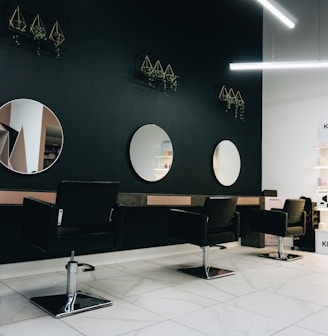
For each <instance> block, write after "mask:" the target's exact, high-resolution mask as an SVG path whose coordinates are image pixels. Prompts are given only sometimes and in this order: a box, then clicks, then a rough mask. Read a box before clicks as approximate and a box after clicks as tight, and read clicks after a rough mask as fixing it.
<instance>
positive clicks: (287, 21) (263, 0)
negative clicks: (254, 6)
mask: <svg viewBox="0 0 328 336" xmlns="http://www.w3.org/2000/svg"><path fill="white" fill-rule="evenodd" d="M256 1H257V2H259V3H260V4H261V5H262V6H263V7H265V8H266V9H267V10H268V11H270V12H271V13H272V14H273V15H274V16H275V17H277V18H278V19H279V20H280V21H281V22H283V23H284V24H285V25H286V26H287V27H288V28H290V29H293V28H294V27H295V23H294V22H293V21H292V20H291V19H289V18H288V17H287V16H286V15H285V14H284V13H283V12H282V9H280V8H278V7H279V6H278V5H277V4H275V5H274V4H273V1H272V0H271V2H270V1H268V0H256Z"/></svg>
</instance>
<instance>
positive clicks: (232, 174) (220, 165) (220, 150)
mask: <svg viewBox="0 0 328 336" xmlns="http://www.w3.org/2000/svg"><path fill="white" fill-rule="evenodd" d="M240 168H241V160H240V155H239V151H238V148H237V147H236V145H235V144H234V143H233V142H232V141H230V140H223V141H221V142H220V143H219V144H218V145H217V146H216V148H215V150H214V154H213V170H214V174H215V177H216V179H217V180H218V181H219V182H220V183H221V184H222V185H224V186H231V185H233V184H234V183H235V182H236V181H237V179H238V177H239V174H240Z"/></svg>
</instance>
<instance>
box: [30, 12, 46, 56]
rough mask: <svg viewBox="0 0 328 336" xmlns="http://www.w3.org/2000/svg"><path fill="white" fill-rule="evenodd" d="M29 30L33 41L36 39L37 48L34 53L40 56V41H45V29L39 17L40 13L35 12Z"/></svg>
mask: <svg viewBox="0 0 328 336" xmlns="http://www.w3.org/2000/svg"><path fill="white" fill-rule="evenodd" d="M30 32H31V34H32V35H33V39H34V41H37V50H36V53H37V54H38V55H39V56H40V55H41V53H40V49H41V47H40V41H42V40H43V41H46V40H47V31H46V28H45V27H44V24H43V22H42V20H41V18H40V15H39V14H37V15H36V17H35V18H34V20H33V23H32V24H31V28H30Z"/></svg>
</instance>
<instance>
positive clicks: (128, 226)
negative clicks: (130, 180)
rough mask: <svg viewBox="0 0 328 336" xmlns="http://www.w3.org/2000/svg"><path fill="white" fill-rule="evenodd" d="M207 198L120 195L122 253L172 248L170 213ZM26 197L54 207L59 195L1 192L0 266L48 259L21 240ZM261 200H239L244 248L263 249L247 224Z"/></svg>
mask: <svg viewBox="0 0 328 336" xmlns="http://www.w3.org/2000/svg"><path fill="white" fill-rule="evenodd" d="M207 196H215V195H176V194H174V195H173V194H147V193H119V194H118V199H117V201H118V203H119V204H122V205H123V206H124V231H123V242H122V246H121V248H120V249H119V250H131V249H138V248H146V247H157V246H165V245H171V244H172V243H171V242H169V239H168V219H167V218H168V217H167V216H168V211H169V209H170V208H180V209H187V210H191V211H198V210H199V209H200V207H202V206H203V204H204V200H205V198H206V197H207ZM217 196H219V195H217ZM24 197H34V198H38V199H41V200H43V201H46V202H51V203H55V199H56V192H55V191H23V190H19V191H18V190H0V209H1V210H0V211H1V218H2V223H1V244H0V264H5V263H13V262H22V261H31V260H39V259H47V258H48V257H49V256H47V255H44V254H41V253H40V251H39V250H37V249H34V248H32V247H31V246H30V245H29V244H27V242H26V241H24V239H23V237H22V234H21V232H22V223H21V214H22V203H23V199H24ZM260 199H261V197H260V196H239V197H238V203H237V208H238V211H240V212H241V244H242V245H245V246H254V247H262V246H261V241H262V240H263V237H261V235H259V234H256V233H254V232H250V231H249V229H248V227H249V225H248V220H247V217H248V216H247V213H248V211H249V209H251V208H254V207H259V206H260ZM263 241H264V240H263ZM262 243H263V242H262Z"/></svg>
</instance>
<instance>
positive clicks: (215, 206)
mask: <svg viewBox="0 0 328 336" xmlns="http://www.w3.org/2000/svg"><path fill="white" fill-rule="evenodd" d="M236 206H237V197H207V198H206V199H205V202H204V207H203V208H202V211H201V212H199V213H198V212H190V211H186V210H180V209H170V210H169V217H168V218H169V228H168V230H169V231H168V235H169V238H170V239H171V240H172V241H173V242H178V243H190V244H195V245H198V246H200V247H201V248H202V250H203V265H202V266H200V267H192V268H182V269H180V271H182V272H184V273H187V274H190V275H194V276H198V277H200V278H204V279H208V280H209V279H213V278H218V277H222V276H227V275H232V274H235V272H234V271H230V270H225V269H221V268H216V267H211V266H210V265H209V255H208V254H209V249H210V247H211V246H215V245H217V244H223V243H228V242H233V241H238V239H239V232H240V214H239V212H237V211H236Z"/></svg>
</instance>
